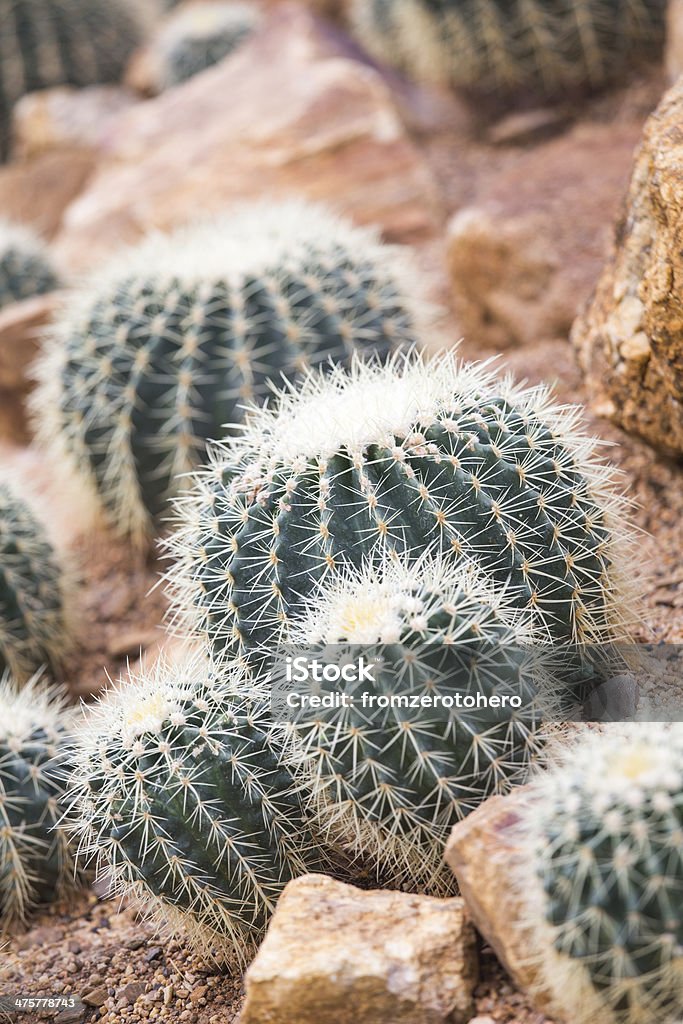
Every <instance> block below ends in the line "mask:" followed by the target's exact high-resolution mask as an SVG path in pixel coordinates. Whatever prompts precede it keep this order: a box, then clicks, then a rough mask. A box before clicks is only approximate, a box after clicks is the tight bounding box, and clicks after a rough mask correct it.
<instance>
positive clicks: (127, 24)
mask: <svg viewBox="0 0 683 1024" xmlns="http://www.w3.org/2000/svg"><path fill="white" fill-rule="evenodd" d="M143 34H144V33H143V24H142V21H141V18H140V15H139V13H138V7H137V6H136V5H135V4H134V3H132V2H131V0H0V46H1V49H0V159H6V158H7V154H8V151H9V147H10V142H11V119H12V108H13V106H14V104H15V103H16V102H17V100H19V99H20V98H21V97H22V96H23V95H24V94H25V93H28V92H34V91H35V90H37V89H47V88H49V87H50V86H54V85H75V86H86V85H96V84H98V83H107V82H118V81H119V79H120V78H121V77H122V75H123V72H124V69H125V67H126V63H127V61H128V58H129V57H130V56H131V54H132V53H133V50H135V48H136V47H137V46H138V45H139V43H140V42H141V40H142V37H143Z"/></svg>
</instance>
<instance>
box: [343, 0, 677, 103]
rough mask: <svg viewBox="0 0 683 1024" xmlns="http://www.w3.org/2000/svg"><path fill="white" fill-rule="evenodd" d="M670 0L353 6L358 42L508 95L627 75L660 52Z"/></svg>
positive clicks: (467, 86) (465, 85)
mask: <svg viewBox="0 0 683 1024" xmlns="http://www.w3.org/2000/svg"><path fill="white" fill-rule="evenodd" d="M666 8H667V3H666V0H354V7H353V16H354V20H355V26H356V30H357V33H358V37H359V39H360V40H361V41H362V42H363V43H364V44H365V45H366V46H367V47H368V48H369V49H370V51H371V52H372V53H374V54H375V55H376V56H377V57H379V58H380V59H382V60H387V61H388V62H390V63H392V64H394V65H397V66H398V67H401V68H402V69H404V70H405V71H406V72H408V73H409V74H412V75H414V76H415V77H417V78H419V79H425V80H427V81H433V82H436V83H439V84H445V85H450V86H453V87H455V88H459V89H463V90H466V91H469V92H475V93H490V94H494V95H496V96H498V97H500V98H501V99H507V100H509V98H510V97H511V96H515V95H518V94H519V93H526V92H528V93H530V94H532V95H536V96H538V95H539V94H540V95H541V96H551V97H555V96H561V95H563V94H565V93H566V91H567V90H568V89H569V90H571V89H581V90H585V89H596V88H599V87H601V86H603V85H606V84H609V83H610V82H613V81H616V80H619V79H620V78H623V77H625V76H626V75H627V74H628V73H629V72H630V70H631V69H632V67H633V66H634V65H637V64H638V63H642V62H643V61H644V60H648V59H653V58H657V57H658V56H659V54H660V53H661V50H662V46H663V42H664V33H665V19H666Z"/></svg>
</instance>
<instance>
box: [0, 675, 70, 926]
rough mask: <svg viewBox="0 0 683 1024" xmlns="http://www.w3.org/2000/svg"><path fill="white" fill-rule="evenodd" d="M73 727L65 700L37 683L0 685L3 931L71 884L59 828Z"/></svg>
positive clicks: (0, 900) (3, 680)
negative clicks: (68, 749) (69, 727)
mask: <svg viewBox="0 0 683 1024" xmlns="http://www.w3.org/2000/svg"><path fill="white" fill-rule="evenodd" d="M68 725H69V719H68V716H67V712H66V710H65V707H64V704H63V701H62V699H61V697H60V696H58V695H57V693H56V692H55V691H54V690H50V689H48V688H47V687H45V686H44V685H42V684H41V683H40V681H39V680H38V679H37V678H36V677H34V678H33V679H32V680H30V681H29V683H27V684H26V685H25V686H24V687H22V688H21V689H19V688H18V687H17V686H16V684H15V683H13V682H12V681H11V680H10V677H9V676H8V675H5V676H4V677H2V678H1V679H0V929H3V928H5V927H8V926H10V925H12V924H14V923H16V922H23V921H25V919H26V917H27V915H28V914H29V912H30V910H31V909H32V908H33V907H34V906H36V905H38V904H41V903H47V902H48V901H50V900H53V899H55V898H58V897H60V896H62V895H63V894H64V893H65V892H66V891H67V890H68V889H69V888H70V887H71V886H72V885H73V884H74V881H75V874H74V860H73V856H72V854H71V852H70V849H69V844H68V841H67V838H66V835H65V833H64V832H62V831H60V830H59V829H56V828H55V826H56V825H57V822H58V821H59V820H60V818H61V815H62V813H63V812H64V808H65V805H64V803H63V796H64V785H63V782H62V774H63V773H64V771H65V769H66V758H67V753H66V751H67V739H68Z"/></svg>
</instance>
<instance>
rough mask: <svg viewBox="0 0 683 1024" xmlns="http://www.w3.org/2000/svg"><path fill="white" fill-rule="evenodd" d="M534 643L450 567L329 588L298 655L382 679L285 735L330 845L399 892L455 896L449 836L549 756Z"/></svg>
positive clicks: (302, 717)
mask: <svg viewBox="0 0 683 1024" xmlns="http://www.w3.org/2000/svg"><path fill="white" fill-rule="evenodd" d="M532 635H533V634H532V630H531V628H530V624H529V622H528V620H527V621H526V622H525V621H524V619H523V617H522V616H521V615H520V614H519V612H518V611H516V610H514V609H510V608H509V607H506V603H505V597H501V596H500V595H496V594H495V593H494V592H493V590H492V588H491V587H490V586H489V585H487V584H486V583H485V582H483V581H482V580H480V579H478V578H477V576H476V574H475V573H474V572H473V571H472V570H471V569H469V570H468V569H464V568H463V567H460V566H453V565H452V564H449V563H448V562H446V561H444V560H439V561H436V562H434V561H432V560H429V559H424V558H423V559H421V560H420V562H419V563H418V564H417V565H413V566H409V565H407V564H406V563H405V562H403V561H402V560H398V559H397V560H393V561H392V560H388V561H386V562H384V563H383V564H382V565H381V566H372V565H370V566H366V567H365V568H364V569H363V570H362V571H360V572H358V573H354V572H349V573H348V574H346V575H345V576H344V577H343V578H342V579H341V580H340V581H339V583H338V584H337V585H336V586H332V588H330V589H329V590H328V589H327V588H325V589H324V590H322V589H321V592H320V596H319V600H318V602H317V607H315V605H314V610H313V611H312V612H311V614H310V615H309V617H308V619H307V620H306V621H305V622H302V623H301V624H300V625H298V626H297V628H296V629H295V630H294V631H293V641H294V642H293V646H294V648H295V649H296V648H297V647H300V648H301V649H302V650H305V651H306V652H309V651H311V649H313V651H315V650H316V647H320V648H322V652H323V655H324V661H325V662H327V663H328V664H329V663H330V662H333V661H335V660H338V661H339V662H340V663H343V662H346V661H354V660H355V657H356V655H357V654H358V653H359V652H360V653H362V655H363V657H364V659H365V661H366V664H369V665H371V666H374V668H373V670H372V671H373V674H374V679H373V681H370V682H368V681H367V680H363V681H360V682H356V683H351V684H348V685H345V687H344V690H345V693H346V695H347V696H349V697H351V698H352V699H353V704H352V705H346V706H344V707H339V708H337V707H334V708H331V709H328V708H322V709H318V708H315V709H314V710H311V709H310V708H309V709H306V708H304V709H303V710H301V711H300V712H296V713H295V714H294V717H293V721H292V722H291V723H289V724H288V725H286V726H285V732H286V734H288V739H289V743H288V747H287V749H288V758H289V763H290V764H291V765H292V766H293V767H294V768H295V770H296V772H297V774H298V776H299V777H300V778H301V781H302V785H304V787H308V789H309V791H310V794H311V799H310V803H311V805H312V808H313V809H314V811H315V815H316V819H317V823H318V827H319V828H320V829H321V830H322V834H323V835H324V836H325V838H326V840H327V842H330V843H332V844H333V845H341V846H342V847H343V849H344V850H345V851H346V852H347V853H350V854H352V855H353V856H355V857H357V858H359V859H361V860H362V861H363V862H364V863H366V864H368V865H369V866H371V867H372V868H373V869H374V870H375V871H376V872H377V873H378V875H379V876H380V877H381V878H382V879H383V880H385V881H388V882H390V883H391V884H394V885H398V886H400V885H402V884H404V883H409V884H410V885H411V886H415V885H420V886H423V887H425V888H426V889H427V890H429V891H432V892H447V891H449V888H451V887H452V885H453V878H452V876H451V875H449V872H448V871H447V870H446V869H444V866H443V846H444V843H445V839H446V837H447V835H448V832H449V830H450V828H451V827H452V826H453V824H454V823H455V822H456V821H458V820H459V819H460V818H463V817H465V816H466V815H467V814H469V813H470V811H472V810H473V809H474V808H475V807H476V806H478V804H479V803H481V802H482V801H483V800H485V799H486V798H487V797H488V796H490V795H491V794H494V793H504V792H507V791H508V790H509V789H510V788H511V787H512V786H514V785H515V784H518V783H520V782H523V781H525V778H526V773H527V771H528V769H529V766H530V764H531V762H532V760H533V759H534V757H535V755H536V754H537V753H538V752H539V750H540V749H541V746H542V741H541V735H540V725H541V714H540V712H541V706H540V702H539V701H538V699H537V685H538V681H539V680H538V679H537V675H538V673H537V668H538V666H537V664H536V663H535V660H534V659H533V657H531V652H528V651H526V650H525V648H526V645H527V644H528V643H529V641H530V638H531V637H532ZM335 689H338V685H335ZM482 697H484V698H486V700H487V701H488V700H489V699H491V698H495V702H496V703H495V704H493V705H491V706H487V707H484V704H483V703H482ZM366 698H367V703H365V700H366ZM511 698H514V699H515V700H518V699H519V700H520V701H521V704H520V705H517V704H515V703H514V702H513V701H511ZM456 700H458V701H461V702H462V701H464V703H455V704H454V703H453V702H454V701H456ZM371 701H372V703H371ZM380 701H384V705H382V704H381V703H379V702H380ZM387 702H388V703H387Z"/></svg>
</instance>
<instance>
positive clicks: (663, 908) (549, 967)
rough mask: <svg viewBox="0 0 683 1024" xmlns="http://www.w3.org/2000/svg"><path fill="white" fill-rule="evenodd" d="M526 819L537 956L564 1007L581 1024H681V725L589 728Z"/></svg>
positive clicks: (526, 807)
mask: <svg viewBox="0 0 683 1024" xmlns="http://www.w3.org/2000/svg"><path fill="white" fill-rule="evenodd" d="M611 730H613V731H611ZM517 818H518V824H517V826H516V829H515V845H516V847H517V848H518V850H519V858H518V863H517V866H516V867H515V869H514V880H515V884H516V887H517V890H518V894H519V899H520V904H521V906H522V908H523V925H524V927H525V928H528V932H527V935H529V934H533V935H534V946H535V947H536V950H537V957H534V958H532V957H531V956H530V958H529V959H530V962H531V961H532V959H533V966H534V971H535V974H536V977H537V978H538V985H539V988H542V989H543V991H544V992H545V993H546V994H549V995H550V997H551V998H552V1000H553V1005H554V1009H555V1010H556V1012H558V1013H560V1014H561V1016H562V1018H563V1019H564V1018H565V1017H566V1019H568V1020H569V1019H571V1020H572V1021H575V1022H576V1024H588V1022H589V1021H591V1022H593V1021H594V1022H596V1024H645V1022H646V1021H657V1022H658V1024H676V1022H678V1021H680V1020H681V1017H682V1016H683V909H682V908H683V728H682V727H681V726H680V724H678V723H676V724H673V725H670V726H665V725H662V724H659V723H645V722H636V723H633V724H631V725H629V726H623V725H622V726H619V727H615V726H611V727H610V729H609V730H608V731H607V732H603V733H596V732H587V733H585V734H583V735H582V737H581V738H580V740H579V741H578V742H577V743H575V744H571V745H569V746H568V747H567V749H566V750H565V752H564V754H563V756H562V757H561V758H560V760H559V763H558V764H557V765H556V766H555V767H554V768H553V769H552V770H551V771H549V772H548V773H546V774H544V775H541V776H539V778H538V779H537V780H535V781H534V782H533V783H532V784H531V786H530V788H529V791H528V794H527V799H525V800H524V801H523V804H522V809H521V810H519V811H518V813H517ZM504 867H505V870H507V871H508V872H510V870H511V867H510V865H509V864H506V865H505V866H504ZM536 959H537V962H536Z"/></svg>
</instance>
